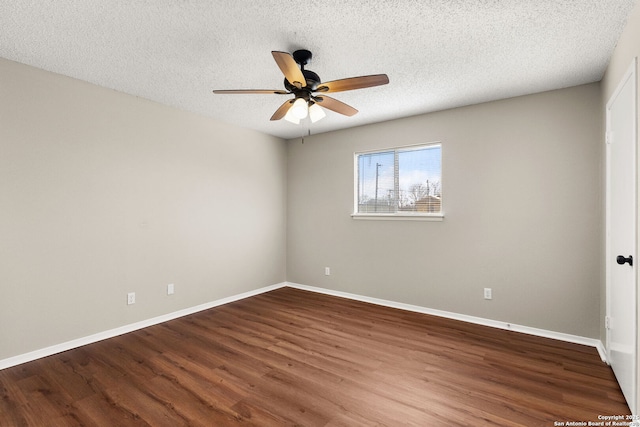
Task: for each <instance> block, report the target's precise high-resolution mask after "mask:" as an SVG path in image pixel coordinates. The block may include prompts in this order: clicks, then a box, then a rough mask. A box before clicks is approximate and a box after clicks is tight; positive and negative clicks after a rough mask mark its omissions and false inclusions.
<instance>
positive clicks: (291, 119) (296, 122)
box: [284, 108, 300, 125]
mask: <svg viewBox="0 0 640 427" xmlns="http://www.w3.org/2000/svg"><path fill="white" fill-rule="evenodd" d="M292 109H293V108H289V111H287V114H285V116H284V119H285V120H286V121H288V122H289V123H293V124H294V125H299V124H300V119H299V118H297V117H296V116H294V115H293V113H292V112H291V110H292Z"/></svg>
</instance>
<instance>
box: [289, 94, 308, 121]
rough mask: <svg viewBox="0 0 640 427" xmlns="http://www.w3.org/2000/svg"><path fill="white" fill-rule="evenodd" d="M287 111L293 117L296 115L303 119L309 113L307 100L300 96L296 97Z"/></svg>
mask: <svg viewBox="0 0 640 427" xmlns="http://www.w3.org/2000/svg"><path fill="white" fill-rule="evenodd" d="M288 112H290V113H291V114H292V115H293V116H294V117H297V118H298V119H304V118H305V117H307V114H308V113H309V107H307V101H305V100H304V99H302V98H298V99H296V101H295V102H294V103H293V105H292V106H291V108H289V111H288Z"/></svg>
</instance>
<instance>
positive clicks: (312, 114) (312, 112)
mask: <svg viewBox="0 0 640 427" xmlns="http://www.w3.org/2000/svg"><path fill="white" fill-rule="evenodd" d="M325 116H326V114H325V112H324V110H323V109H322V107H321V106H319V105H318V104H313V105H311V107H309V118H310V119H311V122H312V123H315V122H317V121H318V120H320V119H322V118H323V117H325Z"/></svg>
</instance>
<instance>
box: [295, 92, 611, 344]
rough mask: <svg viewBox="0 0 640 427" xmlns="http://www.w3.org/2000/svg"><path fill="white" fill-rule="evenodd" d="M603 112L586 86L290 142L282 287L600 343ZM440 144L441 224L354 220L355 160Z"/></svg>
mask: <svg viewBox="0 0 640 427" xmlns="http://www.w3.org/2000/svg"><path fill="white" fill-rule="evenodd" d="M601 114H602V106H601V104H600V85H599V84H591V85H586V86H580V87H575V88H569V89H565V90H558V91H552V92H546V93H541V94H536V95H531V96H525V97H519V98H513V99H508V100H503V101H499V102H492V103H486V104H481V105H476V106H470V107H465V108H459V109H454V110H448V111H442V112H438V113H433V114H427V115H422V116H417V117H411V118H406V119H401V120H395V121H390V122H386V123H380V124H376V125H370V126H365V127H360V128H354V129H349V130H343V131H338V132H333V133H327V134H321V135H317V136H312V137H309V138H305V141H304V144H301V141H300V140H299V139H297V140H291V141H289V143H288V147H289V148H288V174H289V177H288V183H289V184H288V226H287V252H288V255H287V280H288V281H290V282H296V283H300V284H304V285H310V286H318V287H323V288H328V289H332V290H338V291H343V292H350V293H355V294H360V295H365V296H370V297H375V298H382V299H387V300H392V301H396V302H402V303H409V304H414V305H419V306H424V307H428V308H433V309H439V310H445V311H450V312H455V313H461V314H466V315H471V316H478V317H482V318H487V319H493V320H499V321H504V322H510V323H515V324H520V325H525V326H529V327H536V328H542V329H546V330H552V331H556V332H563V333H568V334H575V335H580V336H585V337H591V338H599V337H600V329H599V318H598V317H599V310H600V297H601V287H600V277H601V276H600V274H601V271H600V269H601V256H602V247H601V240H600V236H601V230H602V216H603V210H602V182H601V179H600V176H601V175H600V162H601V150H600V141H601V138H600V136H601V122H600V117H601ZM432 141H441V142H442V150H443V200H444V202H443V206H444V212H445V219H444V221H442V222H415V221H364V220H354V219H352V218H351V217H350V214H351V212H352V209H353V174H354V171H353V153H354V152H355V151H363V150H371V149H378V148H387V147H393V146H401V145H408V144H417V143H426V142H432ZM325 266H329V267H331V276H325V275H324V267H325ZM484 287H490V288H492V289H493V300H491V301H486V300H484V299H483V288H484Z"/></svg>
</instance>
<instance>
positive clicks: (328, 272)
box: [324, 267, 331, 276]
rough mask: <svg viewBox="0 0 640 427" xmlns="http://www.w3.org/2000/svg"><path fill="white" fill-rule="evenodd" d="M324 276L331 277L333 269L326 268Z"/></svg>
mask: <svg viewBox="0 0 640 427" xmlns="http://www.w3.org/2000/svg"><path fill="white" fill-rule="evenodd" d="M324 275H325V276H331V268H329V267H325V268H324Z"/></svg>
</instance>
